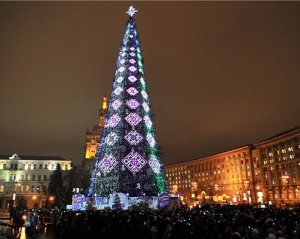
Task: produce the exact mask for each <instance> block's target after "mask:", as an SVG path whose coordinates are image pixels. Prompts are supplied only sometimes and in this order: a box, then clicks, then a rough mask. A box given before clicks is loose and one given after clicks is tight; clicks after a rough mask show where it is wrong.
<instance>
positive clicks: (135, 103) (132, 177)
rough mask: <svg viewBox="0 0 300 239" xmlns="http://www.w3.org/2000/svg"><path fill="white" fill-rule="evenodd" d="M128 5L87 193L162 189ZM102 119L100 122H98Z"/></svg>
mask: <svg viewBox="0 0 300 239" xmlns="http://www.w3.org/2000/svg"><path fill="white" fill-rule="evenodd" d="M136 12H137V10H136V9H135V8H133V7H132V6H131V7H130V8H129V9H128V11H127V13H128V15H129V20H128V21H127V24H126V28H125V34H124V37H123V41H122V44H121V47H120V49H119V55H118V60H117V65H116V73H115V76H114V82H113V89H112V93H111V95H110V98H109V104H108V107H107V111H106V114H105V120H104V121H105V124H104V129H103V131H102V136H101V141H100V145H99V147H98V149H97V153H96V163H95V170H94V171H93V173H92V178H91V185H90V189H89V196H109V195H110V194H113V193H115V192H122V193H124V194H127V195H129V196H139V195H147V196H155V195H158V194H160V193H163V192H165V191H166V189H167V187H166V181H165V178H164V175H163V173H162V170H161V167H162V162H161V160H160V157H159V152H158V147H157V143H156V139H155V129H154V124H153V122H152V112H151V108H150V99H149V94H148V89H147V85H146V79H145V73H144V62H143V58H142V51H141V48H140V41H139V36H138V32H137V27H136V25H135V21H134V19H133V15H134V14H135V13H136ZM99 122H100V121H99Z"/></svg>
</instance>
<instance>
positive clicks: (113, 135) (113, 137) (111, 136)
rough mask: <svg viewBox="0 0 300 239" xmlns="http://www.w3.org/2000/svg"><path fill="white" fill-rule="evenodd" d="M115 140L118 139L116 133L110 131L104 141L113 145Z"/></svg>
mask: <svg viewBox="0 0 300 239" xmlns="http://www.w3.org/2000/svg"><path fill="white" fill-rule="evenodd" d="M117 140H118V136H117V134H116V133H110V134H109V135H107V137H106V138H105V143H106V144H107V145H108V146H113V145H114V144H115V142H116V141H117Z"/></svg>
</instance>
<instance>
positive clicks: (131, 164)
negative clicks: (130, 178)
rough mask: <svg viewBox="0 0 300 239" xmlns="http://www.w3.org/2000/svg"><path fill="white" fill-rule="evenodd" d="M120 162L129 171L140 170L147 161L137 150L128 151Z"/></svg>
mask: <svg viewBox="0 0 300 239" xmlns="http://www.w3.org/2000/svg"><path fill="white" fill-rule="evenodd" d="M122 163H123V164H124V165H125V166H126V168H128V169H129V170H130V171H131V172H138V171H140V170H141V169H142V168H143V167H144V165H145V164H146V163H147V161H146V160H145V159H144V158H143V157H142V156H141V155H140V154H139V153H137V152H130V153H129V154H127V156H126V157H125V158H123V160H122Z"/></svg>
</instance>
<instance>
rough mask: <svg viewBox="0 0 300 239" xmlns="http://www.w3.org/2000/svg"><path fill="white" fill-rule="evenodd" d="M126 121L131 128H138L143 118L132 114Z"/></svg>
mask: <svg viewBox="0 0 300 239" xmlns="http://www.w3.org/2000/svg"><path fill="white" fill-rule="evenodd" d="M125 120H126V121H127V122H128V123H129V124H130V125H131V126H136V125H138V123H140V122H141V120H142V118H141V117H140V116H138V114H136V113H130V114H129V115H127V116H126V117H125Z"/></svg>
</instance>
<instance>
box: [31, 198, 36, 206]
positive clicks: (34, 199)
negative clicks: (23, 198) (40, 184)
mask: <svg viewBox="0 0 300 239" xmlns="http://www.w3.org/2000/svg"><path fill="white" fill-rule="evenodd" d="M32 200H33V207H34V208H35V204H36V196H33V197H32Z"/></svg>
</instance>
